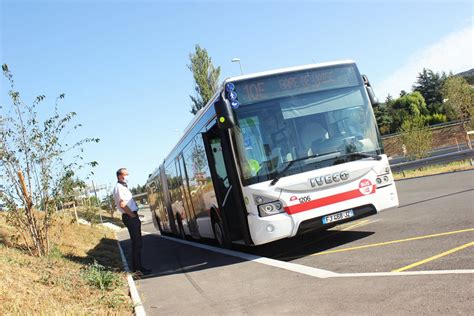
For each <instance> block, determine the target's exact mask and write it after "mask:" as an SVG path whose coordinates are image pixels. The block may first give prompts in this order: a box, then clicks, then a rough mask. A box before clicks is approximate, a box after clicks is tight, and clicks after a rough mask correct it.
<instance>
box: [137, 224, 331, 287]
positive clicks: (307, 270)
mask: <svg viewBox="0 0 474 316" xmlns="http://www.w3.org/2000/svg"><path fill="white" fill-rule="evenodd" d="M143 234H147V235H148V234H152V235H159V234H153V233H148V232H143ZM160 237H161V238H164V239H168V240H171V241H175V242H179V243H182V244H185V245H189V246H193V247H198V248H202V249H206V250H210V251H213V252H218V253H222V254H224V255H228V256H232V257H237V258H240V259H244V260H247V261H252V262H258V263H262V264H265V265H268V266H272V267H276V268H280V269H285V270H288V271H293V272H297V273H300V274H305V275H309V276H312V277H317V278H323V279H324V278H329V277H331V276H335V275H336V273H334V272H331V271H327V270H322V269H317V268H312V267H307V266H303V265H300V264H295V263H289V262H284V261H279V260H275V259H270V258H265V257H260V256H255V255H251V254H248V253H243V252H238V251H234V250H228V249H222V248H217V247H213V246H208V245H203V244H198V243H194V242H190V241H187V240H182V239H177V238H173V237H168V236H163V235H160Z"/></svg>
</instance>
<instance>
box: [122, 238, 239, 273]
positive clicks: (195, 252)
mask: <svg viewBox="0 0 474 316" xmlns="http://www.w3.org/2000/svg"><path fill="white" fill-rule="evenodd" d="M120 245H121V246H122V249H123V251H124V254H125V256H126V257H127V261H128V262H130V260H129V259H130V251H131V249H130V247H131V242H130V239H126V240H123V241H121V242H120ZM142 261H143V265H144V266H145V267H146V268H148V269H151V270H152V271H153V272H152V274H151V275H148V276H146V277H142V279H145V278H147V279H148V278H153V277H163V276H167V275H173V274H182V273H188V272H194V271H200V270H207V269H212V268H216V267H222V266H226V265H232V264H236V263H241V262H244V261H245V260H242V259H239V258H235V257H231V256H227V255H223V254H220V253H216V252H212V251H209V250H205V249H201V248H196V247H193V246H189V245H185V244H181V243H178V242H174V241H171V240H167V239H164V238H161V237H160V236H157V235H146V236H143V250H142Z"/></svg>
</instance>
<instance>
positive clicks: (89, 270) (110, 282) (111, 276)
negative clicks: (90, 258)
mask: <svg viewBox="0 0 474 316" xmlns="http://www.w3.org/2000/svg"><path fill="white" fill-rule="evenodd" d="M82 277H83V278H84V280H86V281H87V283H89V284H90V285H92V286H94V287H96V288H98V289H100V290H112V289H114V288H116V287H117V286H120V285H121V283H122V282H123V281H122V279H121V278H120V277H118V276H117V275H116V274H115V273H114V272H112V271H110V270H109V269H107V268H106V267H104V266H103V265H101V264H99V263H97V261H94V263H93V264H91V265H89V266H87V267H86V268H85V269H84V270H83V271H82Z"/></svg>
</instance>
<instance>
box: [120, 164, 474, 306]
mask: <svg viewBox="0 0 474 316" xmlns="http://www.w3.org/2000/svg"><path fill="white" fill-rule="evenodd" d="M397 188H398V192H399V197H400V207H399V208H398V209H393V210H388V211H385V212H382V213H380V214H377V215H375V216H371V217H367V218H364V219H361V220H358V221H355V222H350V223H346V224H344V225H340V226H337V227H334V228H333V229H331V230H329V231H324V232H312V233H308V234H305V235H302V236H298V237H295V238H291V239H286V240H282V241H278V242H275V243H271V244H268V245H264V246H259V247H242V246H237V247H235V249H234V252H232V253H226V252H225V251H223V252H222V251H220V250H218V249H214V248H212V243H205V244H204V245H203V244H202V243H199V244H196V243H195V242H193V241H184V243H183V241H179V240H175V239H172V238H168V237H166V238H164V237H162V236H159V234H158V233H157V232H156V231H155V230H154V228H153V226H152V224H151V223H148V224H145V225H144V226H143V231H144V232H146V233H145V236H144V245H145V249H144V261H145V263H146V265H147V266H149V267H151V268H152V269H153V274H152V275H151V276H150V277H148V278H146V279H142V280H139V281H137V285H138V288H139V292H140V295H141V296H142V301H143V304H144V306H145V310H146V312H147V313H148V314H150V315H154V314H188V313H193V314H199V315H201V314H209V313H211V314H252V315H254V314H259V315H261V314H269V313H274V314H290V313H292V314H294V313H296V314H303V313H305V314H306V313H311V314H330V315H336V314H337V315H341V314H343V315H344V314H378V315H382V314H383V315H387V314H393V315H399V314H438V315H440V314H465V315H469V314H472V311H473V310H474V303H473V302H474V260H472V258H473V257H474V256H473V255H474V244H473V242H474V207H473V201H474V171H467V172H458V173H451V174H444V175H438V176H431V177H423V178H418V179H410V180H403V181H398V182H397ZM119 239H121V240H122V242H121V244H122V246H123V247H124V249H125V250H126V251H127V249H128V247H129V241H128V235H127V232H126V231H122V232H120V233H119Z"/></svg>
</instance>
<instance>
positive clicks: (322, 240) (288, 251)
mask: <svg viewBox="0 0 474 316" xmlns="http://www.w3.org/2000/svg"><path fill="white" fill-rule="evenodd" d="M373 234H374V233H373V232H361V231H338V230H331V231H321V232H311V233H307V234H304V235H301V236H297V237H294V238H289V239H285V240H280V241H277V242H274V243H271V244H267V245H263V246H256V247H247V246H241V245H234V247H233V250H236V251H240V252H245V253H250V254H254V255H258V256H262V257H268V258H272V259H277V260H283V261H291V260H295V259H298V258H301V257H305V256H308V255H311V254H314V253H317V252H321V251H325V250H329V249H332V248H335V247H338V246H342V245H345V244H347V243H350V242H353V241H356V240H359V239H362V238H365V237H368V236H370V235H373ZM196 242H197V241H196ZM200 243H204V244H207V245H212V246H214V245H215V243H214V242H212V241H207V240H205V241H203V242H200ZM120 244H121V246H122V249H123V250H124V254H125V256H126V257H127V259H129V258H130V246H131V242H130V240H129V239H126V240H123V241H121V242H120ZM142 257H143V265H144V266H145V267H146V268H148V269H152V271H153V272H152V274H151V275H149V276H146V277H143V278H142V279H145V278H153V277H163V276H167V275H173V274H183V273H188V272H194V271H200V270H206V269H212V268H216V267H222V266H226V265H232V264H238V263H242V262H245V261H246V260H243V259H240V258H236V257H232V256H228V255H224V254H221V253H217V252H212V251H209V250H205V249H201V248H197V247H193V246H189V245H185V244H182V243H179V242H174V241H172V240H168V239H164V238H161V237H160V236H158V235H145V236H143V253H142Z"/></svg>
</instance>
